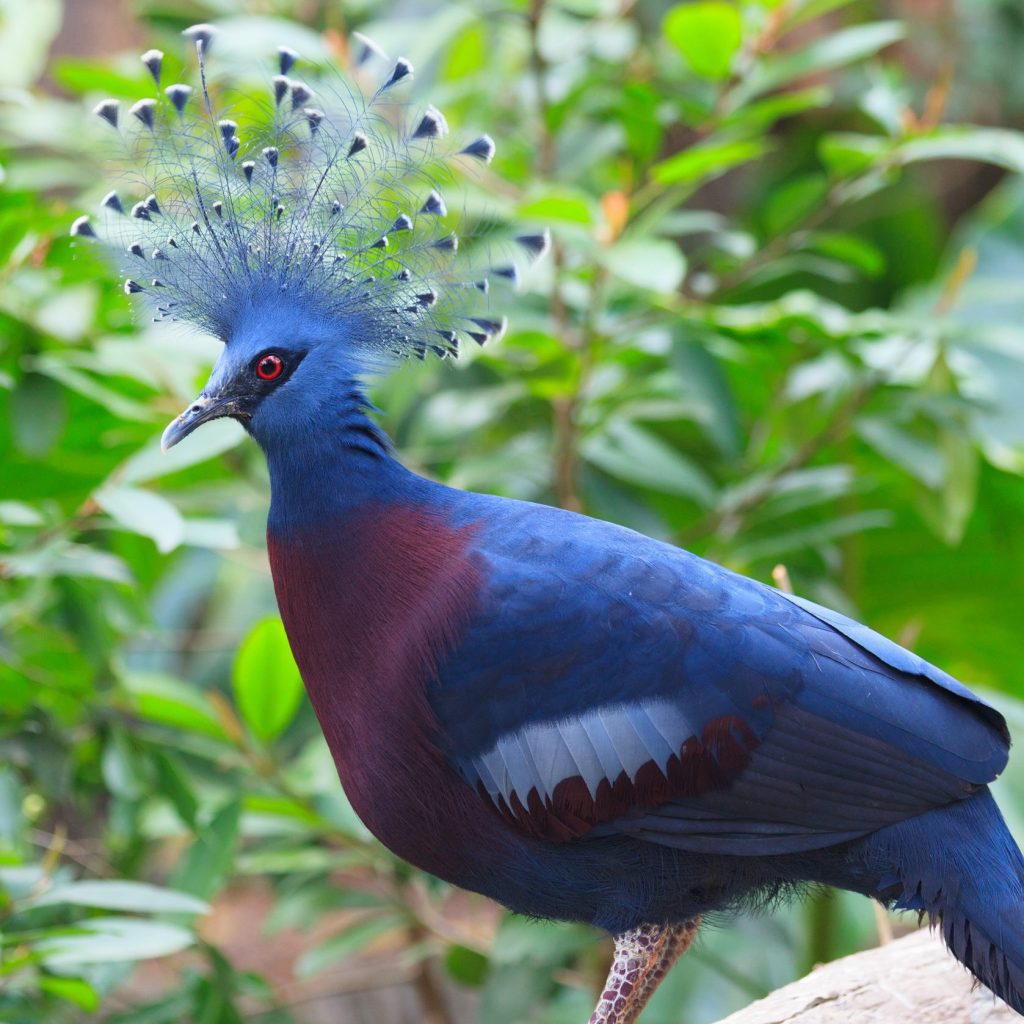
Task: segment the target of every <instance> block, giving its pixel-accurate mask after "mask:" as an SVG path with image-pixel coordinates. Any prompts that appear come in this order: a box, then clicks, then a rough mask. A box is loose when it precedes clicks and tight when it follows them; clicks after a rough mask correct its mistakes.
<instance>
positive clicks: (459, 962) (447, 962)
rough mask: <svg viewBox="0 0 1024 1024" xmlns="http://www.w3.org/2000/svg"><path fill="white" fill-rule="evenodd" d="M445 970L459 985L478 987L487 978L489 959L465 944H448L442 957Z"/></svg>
mask: <svg viewBox="0 0 1024 1024" xmlns="http://www.w3.org/2000/svg"><path fill="white" fill-rule="evenodd" d="M444 966H445V970H447V971H448V973H449V974H450V975H451V976H452V977H453V978H454V979H455V980H456V981H457V982H459V984H460V985H466V986H467V987H469V988H479V987H480V986H481V985H482V984H483V983H484V981H485V980H486V979H487V968H488V966H489V961H488V959H487V957H485V956H484V955H483V953H478V952H477V951H476V950H475V949H468V948H467V947H466V946H458V945H455V946H450V947H449V949H448V952H447V953H446V954H445V958H444Z"/></svg>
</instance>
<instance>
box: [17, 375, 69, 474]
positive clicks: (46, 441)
mask: <svg viewBox="0 0 1024 1024" xmlns="http://www.w3.org/2000/svg"><path fill="white" fill-rule="evenodd" d="M10 410H11V433H12V434H13V435H14V443H15V444H16V445H17V446H18V448H19V449H20V450H21V451H22V452H24V454H25V455H28V456H30V457H32V458H37V459H38V458H41V457H42V456H44V455H46V454H47V453H48V452H49V451H51V450H52V449H53V447H54V445H56V444H57V442H58V441H59V440H60V437H61V434H62V433H63V432H64V424H65V423H66V421H67V415H68V413H67V404H66V402H65V401H64V389H63V388H62V387H61V386H60V385H59V384H58V383H57V382H56V381H54V380H52V379H51V378H50V377H44V376H43V375H42V374H40V373H26V374H25V376H24V377H22V379H21V382H20V383H19V384H18V387H17V389H16V390H15V392H14V394H13V395H12V396H11V405H10Z"/></svg>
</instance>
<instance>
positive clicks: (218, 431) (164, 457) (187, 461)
mask: <svg viewBox="0 0 1024 1024" xmlns="http://www.w3.org/2000/svg"><path fill="white" fill-rule="evenodd" d="M244 438H245V430H244V429H243V428H242V426H241V425H240V424H238V423H236V422H235V421H234V420H231V419H220V420H214V421H213V422H212V423H206V424H204V425H203V429H202V430H197V431H196V432H195V433H194V434H192V435H191V436H190V437H189V439H188V444H179V445H175V447H173V448H171V449H170V451H167V452H165V451H163V450H162V449H161V447H160V439H159V437H155V438H153V440H152V441H151V442H150V443H149V444H147V445H146V447H145V448H142V449H140V450H139V451H137V452H135V454H134V455H132V456H131V457H130V458H129V459H128V460H127V461H126V462H125V463H124V464H123V465H122V466H121V467H120V468H119V469H118V471H117V477H118V480H119V481H121V482H122V483H126V484H138V483H144V482H145V481H146V480H153V479H154V478H156V477H159V476H167V475H168V474H170V473H177V472H178V471H179V470H182V469H187V468H188V467H189V466H194V465H196V464H197V463H199V462H205V461H206V460H207V459H212V458H214V457H215V456H217V455H221V454H223V453H224V452H226V451H230V450H231V449H232V448H235V447H237V446H238V444H239V443H240V442H241V441H242V440H243V439H244Z"/></svg>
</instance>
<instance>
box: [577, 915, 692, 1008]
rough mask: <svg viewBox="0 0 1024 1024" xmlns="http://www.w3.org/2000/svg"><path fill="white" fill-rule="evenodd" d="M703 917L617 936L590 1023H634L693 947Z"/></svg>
mask: <svg viewBox="0 0 1024 1024" xmlns="http://www.w3.org/2000/svg"><path fill="white" fill-rule="evenodd" d="M699 926H700V918H699V917H698V918H696V919H695V920H693V921H687V922H686V923H685V924H677V925H660V924H645V925H641V926H640V927H639V928H633V929H632V930H631V931H628V932H623V933H622V934H621V935H616V936H615V959H614V960H613V961H612V966H611V969H610V970H609V971H608V978H607V980H606V981H605V983H604V991H603V992H602V993H601V999H600V1001H599V1002H598V1004H597V1009H596V1010H594V1012H593V1014H591V1017H590V1024H633V1022H634V1021H635V1020H636V1019H637V1017H639V1016H640V1013H641V1012H642V1011H643V1008H644V1007H645V1006H646V1005H647V1000H648V999H650V998H651V996H652V995H653V994H654V990H655V989H656V988H657V987H658V985H659V984H660V983H661V981H662V979H663V978H664V977H665V975H666V974H668V971H669V968H670V967H671V966H672V965H673V964H674V963H675V962H676V961H677V960H678V959H679V958H680V957H681V956H682V955H683V954H684V953H685V952H686V951H687V950H688V949H689V948H690V944H691V943H692V942H693V939H694V936H696V934H697V928H698V927H699Z"/></svg>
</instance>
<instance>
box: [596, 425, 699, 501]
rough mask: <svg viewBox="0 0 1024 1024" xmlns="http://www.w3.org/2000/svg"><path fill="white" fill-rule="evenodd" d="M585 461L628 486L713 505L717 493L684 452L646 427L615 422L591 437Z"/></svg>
mask: <svg viewBox="0 0 1024 1024" xmlns="http://www.w3.org/2000/svg"><path fill="white" fill-rule="evenodd" d="M581 451H582V455H583V457H584V458H585V459H586V460H587V461H588V462H590V463H591V464H592V465H594V466H597V467H598V469H601V470H604V472H606V473H608V474H609V475H611V476H613V477H615V478H616V479H618V480H625V481H626V482H628V483H632V484H639V485H640V486H641V487H650V488H652V489H653V490H656V491H662V492H664V493H666V494H678V495H680V496H681V497H684V498H691V499H693V500H694V501H696V502H697V503H698V504H700V505H711V504H712V502H713V501H714V496H715V490H714V487H713V485H712V483H711V481H710V480H709V479H708V478H707V476H705V475H704V473H703V472H702V471H701V470H700V469H699V468H698V467H697V466H696V465H695V464H694V463H692V462H691V461H690V460H689V459H688V458H687V457H686V456H685V455H683V454H682V453H681V452H678V451H676V450H675V449H674V448H672V447H670V446H669V445H668V444H666V443H665V442H664V441H662V440H661V439H660V438H658V437H655V436H654V435H653V434H651V433H650V432H649V431H647V430H644V428H643V427H638V426H637V425H636V424H635V423H628V422H625V421H622V420H618V421H614V420H613V421H612V422H611V423H609V424H608V425H607V426H606V428H605V430H604V431H603V432H601V433H597V434H592V435H591V436H590V437H588V438H587V439H586V440H585V441H584V443H583V445H582V448H581Z"/></svg>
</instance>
